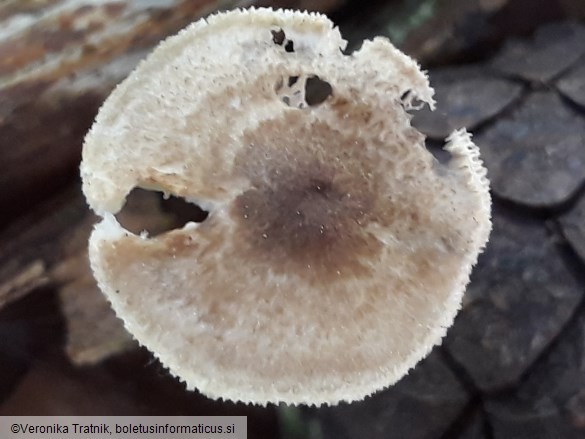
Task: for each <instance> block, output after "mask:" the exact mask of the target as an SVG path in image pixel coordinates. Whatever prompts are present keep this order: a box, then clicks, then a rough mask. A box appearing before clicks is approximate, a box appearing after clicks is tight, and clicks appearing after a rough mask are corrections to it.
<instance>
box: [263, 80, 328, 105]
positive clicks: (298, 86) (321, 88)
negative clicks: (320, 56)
mask: <svg viewBox="0 0 585 439" xmlns="http://www.w3.org/2000/svg"><path fill="white" fill-rule="evenodd" d="M274 90H275V92H276V94H277V95H278V96H279V97H280V100H281V101H282V102H284V103H285V104H286V105H288V106H289V107H293V108H300V109H303V108H307V107H314V106H316V105H319V104H322V103H323V102H325V101H326V100H327V98H328V97H329V96H331V95H332V94H333V87H332V86H331V84H329V82H327V81H324V80H323V79H321V78H319V76H317V75H310V76H308V77H307V76H305V75H301V76H298V75H293V76H289V77H288V78H279V79H278V80H277V81H276V85H275V87H274Z"/></svg>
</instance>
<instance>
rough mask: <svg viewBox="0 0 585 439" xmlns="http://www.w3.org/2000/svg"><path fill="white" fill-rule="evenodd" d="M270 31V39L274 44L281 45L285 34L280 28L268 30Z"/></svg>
mask: <svg viewBox="0 0 585 439" xmlns="http://www.w3.org/2000/svg"><path fill="white" fill-rule="evenodd" d="M270 33H272V41H273V42H274V44H278V45H279V46H282V45H283V44H284V40H285V38H286V35H285V33H284V31H283V30H282V29H279V30H272V31H270Z"/></svg>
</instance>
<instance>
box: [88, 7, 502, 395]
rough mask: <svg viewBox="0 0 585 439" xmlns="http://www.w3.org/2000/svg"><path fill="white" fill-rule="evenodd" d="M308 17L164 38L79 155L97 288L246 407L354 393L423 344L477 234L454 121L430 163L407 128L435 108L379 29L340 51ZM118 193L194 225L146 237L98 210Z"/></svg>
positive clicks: (316, 18) (478, 184)
mask: <svg viewBox="0 0 585 439" xmlns="http://www.w3.org/2000/svg"><path fill="white" fill-rule="evenodd" d="M345 45H346V42H345V41H344V40H343V39H342V38H341V35H340V33H339V30H338V29H337V28H335V27H333V25H332V23H331V22H330V21H329V20H328V19H327V18H326V17H325V16H323V15H320V14H314V13H311V14H309V13H305V12H292V11H282V10H280V11H273V10H271V9H250V10H237V11H231V12H226V13H220V14H217V15H213V16H211V17H208V18H207V19H205V20H200V21H198V22H196V23H193V24H192V25H190V26H189V27H187V28H186V29H185V30H183V31H182V32H180V33H179V34H178V35H176V36H173V37H170V38H168V39H167V40H166V41H164V42H163V43H161V44H160V46H159V47H158V48H157V49H156V50H155V51H154V52H153V53H152V54H151V55H150V56H149V57H148V58H147V59H146V60H145V61H143V62H142V64H140V65H139V66H138V68H137V69H136V70H135V71H134V72H133V73H132V74H131V75H130V76H129V77H128V78H127V79H126V80H125V81H124V82H122V84H120V85H119V86H118V87H117V89H116V90H115V91H114V92H113V93H112V94H111V96H110V97H109V98H108V99H107V100H106V102H105V103H104V105H103V107H102V108H101V110H100V112H99V114H98V116H97V118H96V121H95V124H94V125H93V127H92V129H91V130H90V132H89V133H88V135H87V137H86V139H85V144H84V148H83V161H82V164H81V175H82V178H83V190H84V193H85V196H86V198H87V200H88V203H89V205H90V206H91V207H92V208H93V210H94V211H95V212H96V213H98V214H99V215H100V216H102V217H103V218H102V221H101V222H99V223H98V224H97V225H96V226H95V229H94V231H93V234H92V235H91V238H90V261H91V266H92V268H93V272H94V275H95V277H96V279H97V280H98V283H99V286H100V288H101V290H102V291H103V292H104V293H105V295H106V296H107V297H108V299H109V300H110V302H111V304H112V306H113V308H114V310H115V311H116V313H117V314H118V315H119V316H120V317H121V318H122V319H123V320H124V322H125V325H126V328H127V329H128V331H129V332H130V333H131V334H133V336H134V337H135V338H136V339H137V340H138V341H139V342H140V343H141V344H143V345H144V346H146V347H147V348H149V349H150V350H151V351H152V352H153V353H154V354H155V355H156V356H157V357H158V358H159V359H160V360H161V362H162V363H163V364H164V365H165V366H166V367H168V368H169V370H170V372H171V373H172V374H173V375H176V376H177V377H179V378H180V379H181V380H183V381H184V382H185V383H186V385H187V387H188V388H189V389H194V388H197V389H199V390H200V391H201V392H202V393H204V394H206V395H208V396H210V397H213V398H225V399H231V400H234V401H245V402H250V403H257V404H266V403H269V402H273V403H277V402H285V403H292V404H300V403H304V404H336V403H338V402H339V401H353V400H357V399H362V398H363V397H365V396H366V395H368V394H371V393H372V392H374V391H376V390H378V389H381V388H383V387H386V386H389V385H391V384H392V383H394V382H396V381H397V380H398V379H400V378H401V377H402V376H403V375H405V374H406V373H407V372H408V370H409V369H410V368H412V367H413V366H414V365H415V364H416V363H417V362H418V361H419V360H420V359H421V358H423V357H424V356H425V355H427V354H428V353H429V351H430V350H431V348H432V347H433V346H434V345H435V344H437V343H440V341H441V338H442V337H443V336H444V335H445V332H446V329H447V328H448V327H449V326H450V325H451V324H452V322H453V319H454V317H455V315H456V313H457V310H458V309H459V307H460V303H461V298H462V295H463V292H464V290H465V286H466V284H467V283H468V281H469V274H470V271H471V268H472V266H473V265H474V264H475V263H476V260H477V256H478V254H479V252H480V251H481V250H482V249H483V247H484V246H485V244H486V241H487V239H488V236H489V233H490V229H491V222H490V206H491V201H490V195H489V191H488V180H487V178H486V171H485V169H484V167H483V165H482V162H481V161H480V159H479V151H478V148H477V147H476V146H475V145H474V144H473V143H472V141H471V138H470V136H469V135H468V134H467V133H466V132H465V131H463V130H461V131H456V132H454V133H453V134H451V136H450V137H449V138H448V139H447V143H446V146H445V149H446V150H447V151H449V153H450V154H451V160H450V161H449V163H447V164H446V165H443V164H440V163H438V162H437V161H436V160H435V159H434V158H433V156H432V155H431V154H430V153H429V152H428V151H427V150H426V148H425V144H424V137H423V135H422V134H421V133H419V132H418V131H417V130H415V129H414V128H413V127H411V125H410V119H411V114H410V113H409V111H412V110H414V109H416V108H417V104H422V103H426V104H428V105H429V106H431V107H433V104H434V103H433V99H432V96H433V90H432V89H431V88H430V86H429V84H428V79H427V77H426V76H425V74H424V73H422V72H421V71H420V69H419V67H418V65H417V64H416V63H415V62H414V61H413V60H412V59H410V58H409V57H407V56H406V55H404V54H402V53H401V52H400V51H398V50H397V49H396V48H394V47H393V46H392V44H391V43H390V42H389V41H388V40H387V39H385V38H375V39H373V40H372V41H366V42H364V43H363V46H362V47H361V49H360V50H358V51H356V52H354V53H352V54H351V55H347V54H344V53H343V51H342V50H343V49H344V48H345ZM135 187H141V188H146V189H149V190H157V191H161V192H165V193H168V194H172V195H173V196H175V197H182V198H184V199H185V200H188V201H190V202H194V203H196V204H197V205H199V206H201V207H202V208H204V209H205V210H206V211H208V212H209V215H208V217H207V218H206V219H205V220H204V221H202V222H200V223H194V222H188V223H187V224H186V225H185V226H184V227H182V228H179V229H174V230H171V231H168V232H166V233H164V234H162V235H158V236H155V237H149V236H146V235H145V234H142V235H136V234H133V233H131V232H129V231H127V230H125V229H124V228H123V227H122V226H120V224H119V223H118V222H117V220H116V218H115V216H114V215H115V214H116V213H117V212H119V211H120V209H121V208H122V207H123V205H124V202H125V198H126V196H127V195H128V194H129V193H130V191H131V190H132V189H133V188H135Z"/></svg>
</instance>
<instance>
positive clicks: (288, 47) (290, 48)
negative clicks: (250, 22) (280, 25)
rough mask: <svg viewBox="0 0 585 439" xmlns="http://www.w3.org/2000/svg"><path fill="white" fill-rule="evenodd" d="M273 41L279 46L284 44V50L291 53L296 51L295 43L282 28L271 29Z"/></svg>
mask: <svg viewBox="0 0 585 439" xmlns="http://www.w3.org/2000/svg"><path fill="white" fill-rule="evenodd" d="M270 33H271V34H272V42H273V43H274V44H277V45H278V46H284V50H285V51H287V52H289V53H291V52H294V51H295V44H294V42H293V41H292V40H289V39H287V38H286V34H285V33H284V31H283V30H282V29H279V30H271V31H270Z"/></svg>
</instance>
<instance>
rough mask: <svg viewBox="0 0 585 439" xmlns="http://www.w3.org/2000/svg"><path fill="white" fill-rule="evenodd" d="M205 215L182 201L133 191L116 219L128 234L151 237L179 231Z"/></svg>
mask: <svg viewBox="0 0 585 439" xmlns="http://www.w3.org/2000/svg"><path fill="white" fill-rule="evenodd" d="M208 216H209V212H207V211H205V210H204V209H202V208H201V207H200V206H198V205H197V204H195V203H191V202H188V201H186V200H185V199H183V198H180V197H175V196H172V195H171V196H166V195H164V194H163V193H162V192H158V191H152V190H146V189H142V188H134V189H133V190H132V191H131V192H130V194H128V196H127V197H126V203H125V204H124V207H123V208H122V210H121V211H120V212H118V214H116V219H117V220H118V222H119V223H120V224H121V225H122V227H124V228H125V229H126V230H128V231H129V232H132V233H135V234H141V233H146V234H147V235H148V236H149V237H154V236H158V235H161V234H163V233H166V232H169V231H171V230H175V229H180V228H182V227H183V226H185V224H187V223H189V222H193V223H201V222H203V221H205V220H206V219H207V217H208Z"/></svg>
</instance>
